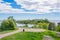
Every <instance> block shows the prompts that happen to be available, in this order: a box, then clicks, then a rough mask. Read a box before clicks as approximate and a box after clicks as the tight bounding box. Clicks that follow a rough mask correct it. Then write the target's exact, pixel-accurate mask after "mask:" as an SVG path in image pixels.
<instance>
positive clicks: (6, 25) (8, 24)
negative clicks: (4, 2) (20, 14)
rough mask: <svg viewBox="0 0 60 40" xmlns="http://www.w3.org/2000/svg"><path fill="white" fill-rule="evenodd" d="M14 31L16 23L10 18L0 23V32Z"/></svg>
mask: <svg viewBox="0 0 60 40" xmlns="http://www.w3.org/2000/svg"><path fill="white" fill-rule="evenodd" d="M14 29H16V22H15V20H14V19H13V17H12V16H10V17H8V19H7V20H3V21H2V23H1V30H14Z"/></svg>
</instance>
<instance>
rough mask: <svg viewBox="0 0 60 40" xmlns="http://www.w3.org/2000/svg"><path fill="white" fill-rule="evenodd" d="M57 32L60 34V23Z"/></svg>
mask: <svg viewBox="0 0 60 40" xmlns="http://www.w3.org/2000/svg"><path fill="white" fill-rule="evenodd" d="M57 31H58V32H60V23H58V26H57Z"/></svg>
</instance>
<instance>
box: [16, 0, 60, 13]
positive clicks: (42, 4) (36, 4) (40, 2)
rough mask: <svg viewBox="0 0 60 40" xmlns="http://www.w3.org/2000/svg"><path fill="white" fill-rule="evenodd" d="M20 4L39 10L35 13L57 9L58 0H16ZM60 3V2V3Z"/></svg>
mask: <svg viewBox="0 0 60 40" xmlns="http://www.w3.org/2000/svg"><path fill="white" fill-rule="evenodd" d="M15 2H16V3H17V4H18V5H22V8H25V9H28V10H32V9H34V10H37V11H36V12H35V13H49V12H51V11H50V10H51V9H53V11H54V9H56V10H58V9H57V7H56V6H57V5H58V4H57V0H22V1H21V0H15ZM59 5H60V4H59ZM56 10H55V11H56Z"/></svg>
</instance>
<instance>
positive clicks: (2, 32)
mask: <svg viewBox="0 0 60 40" xmlns="http://www.w3.org/2000/svg"><path fill="white" fill-rule="evenodd" d="M13 31H15V30H7V31H0V34H5V33H9V32H13Z"/></svg>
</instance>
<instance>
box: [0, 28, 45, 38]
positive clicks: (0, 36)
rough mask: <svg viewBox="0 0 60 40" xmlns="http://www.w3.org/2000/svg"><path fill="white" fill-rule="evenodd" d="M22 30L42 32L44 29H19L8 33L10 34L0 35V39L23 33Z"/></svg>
mask: <svg viewBox="0 0 60 40" xmlns="http://www.w3.org/2000/svg"><path fill="white" fill-rule="evenodd" d="M23 29H24V31H25V32H44V31H45V30H44V29H38V28H37V29H36V28H19V30H16V31H14V32H10V33H5V34H0V39H1V38H3V37H6V36H9V35H12V34H15V33H18V32H23Z"/></svg>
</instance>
